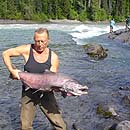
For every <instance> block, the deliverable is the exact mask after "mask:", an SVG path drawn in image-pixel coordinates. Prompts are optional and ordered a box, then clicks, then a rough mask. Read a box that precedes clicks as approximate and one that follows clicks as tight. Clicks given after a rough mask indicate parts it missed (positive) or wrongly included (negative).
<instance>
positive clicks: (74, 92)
mask: <svg viewBox="0 0 130 130" xmlns="http://www.w3.org/2000/svg"><path fill="white" fill-rule="evenodd" d="M87 90H88V87H87V86H83V85H81V84H79V83H78V82H77V81H73V80H72V81H71V80H69V81H67V82H66V83H65V84H64V85H63V87H62V88H61V91H62V92H63V94H64V95H65V93H66V96H80V95H83V94H87V93H88V92H87Z"/></svg>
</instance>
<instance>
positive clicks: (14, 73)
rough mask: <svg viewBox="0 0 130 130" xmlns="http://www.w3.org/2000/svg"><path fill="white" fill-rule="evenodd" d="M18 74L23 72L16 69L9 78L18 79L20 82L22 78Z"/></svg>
mask: <svg viewBox="0 0 130 130" xmlns="http://www.w3.org/2000/svg"><path fill="white" fill-rule="evenodd" d="M18 72H21V70H18V69H14V70H13V71H11V73H10V76H9V77H10V78H11V79H16V80H19V79H20V77H19V74H18Z"/></svg>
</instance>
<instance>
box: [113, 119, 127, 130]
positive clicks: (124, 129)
mask: <svg viewBox="0 0 130 130" xmlns="http://www.w3.org/2000/svg"><path fill="white" fill-rule="evenodd" d="M116 130H130V121H127V120H125V121H122V122H120V123H119V124H118V125H117V126H116Z"/></svg>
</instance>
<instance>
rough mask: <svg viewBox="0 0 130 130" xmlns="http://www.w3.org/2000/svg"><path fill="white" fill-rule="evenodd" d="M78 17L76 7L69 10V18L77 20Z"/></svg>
mask: <svg viewBox="0 0 130 130" xmlns="http://www.w3.org/2000/svg"><path fill="white" fill-rule="evenodd" d="M77 18H78V13H77V12H76V11H75V10H74V9H71V10H70V12H69V16H68V19H71V20H75V19H77Z"/></svg>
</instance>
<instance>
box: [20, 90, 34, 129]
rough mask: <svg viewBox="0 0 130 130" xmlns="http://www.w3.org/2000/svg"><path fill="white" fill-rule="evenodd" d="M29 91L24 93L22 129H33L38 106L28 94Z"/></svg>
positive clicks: (21, 118)
mask: <svg viewBox="0 0 130 130" xmlns="http://www.w3.org/2000/svg"><path fill="white" fill-rule="evenodd" d="M28 95H30V94H29V93H28V94H26V92H23V93H22V104H21V115H20V120H21V130H33V127H32V123H33V119H34V116H35V109H36V106H35V104H34V102H33V100H32V99H31V98H30V97H29V96H28Z"/></svg>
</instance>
